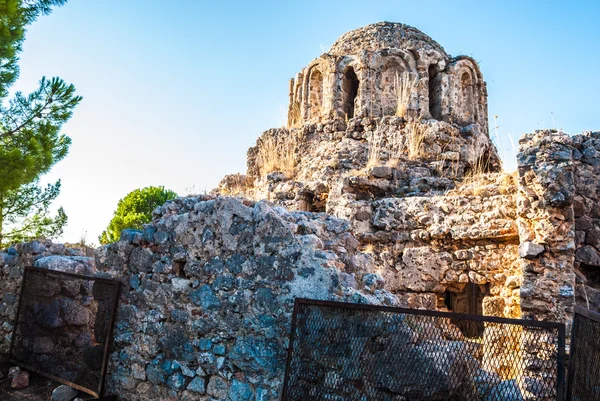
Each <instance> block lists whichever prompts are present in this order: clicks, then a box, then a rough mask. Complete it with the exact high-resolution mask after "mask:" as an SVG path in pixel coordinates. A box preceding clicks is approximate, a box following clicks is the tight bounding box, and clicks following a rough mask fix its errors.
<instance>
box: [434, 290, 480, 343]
mask: <svg viewBox="0 0 600 401" xmlns="http://www.w3.org/2000/svg"><path fill="white" fill-rule="evenodd" d="M487 294H489V288H488V285H487V284H485V285H478V284H474V283H471V282H469V283H467V284H466V285H465V288H464V289H463V291H461V292H452V291H446V292H445V293H444V304H445V305H446V307H447V308H448V310H449V311H450V312H454V313H466V314H469V315H479V316H481V315H483V300H484V298H485V296H486V295H487ZM452 323H454V324H455V325H456V326H458V328H459V329H460V331H461V332H462V333H463V334H464V335H465V336H466V337H470V338H475V337H481V336H482V335H483V329H484V326H483V323H482V322H475V321H469V320H464V319H457V320H456V321H454V320H453V321H452Z"/></svg>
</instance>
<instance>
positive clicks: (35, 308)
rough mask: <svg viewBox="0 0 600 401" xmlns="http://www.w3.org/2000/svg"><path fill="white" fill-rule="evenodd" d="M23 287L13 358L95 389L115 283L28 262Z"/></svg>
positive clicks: (96, 391) (97, 390)
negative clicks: (35, 265)
mask: <svg viewBox="0 0 600 401" xmlns="http://www.w3.org/2000/svg"><path fill="white" fill-rule="evenodd" d="M21 291H22V295H21V300H20V303H19V313H18V317H17V322H16V325H15V329H14V333H13V340H12V341H13V343H12V347H11V358H12V359H13V360H14V361H16V362H18V363H20V364H22V365H23V366H25V367H28V368H29V369H32V370H35V371H38V372H40V373H43V374H46V375H50V376H51V377H53V378H57V379H59V380H60V381H64V382H66V383H69V384H72V385H74V386H79V387H78V388H81V389H82V390H84V391H86V390H89V392H90V393H93V394H99V393H100V392H101V388H102V382H103V379H104V377H103V375H104V373H105V364H106V349H107V348H106V343H107V341H110V338H109V337H110V333H111V327H112V322H113V314H114V313H113V312H114V305H115V302H116V297H117V294H118V284H117V283H116V282H111V281H108V280H101V279H94V278H91V277H89V278H88V277H85V276H77V275H71V274H66V273H61V272H56V271H50V270H43V269H34V268H27V269H26V270H25V276H24V278H23V284H22V290H21Z"/></svg>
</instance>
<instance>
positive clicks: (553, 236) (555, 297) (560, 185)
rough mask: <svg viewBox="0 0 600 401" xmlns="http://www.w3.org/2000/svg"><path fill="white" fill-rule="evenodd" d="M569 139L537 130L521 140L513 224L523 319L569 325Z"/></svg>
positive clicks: (572, 226)
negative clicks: (516, 232) (516, 228)
mask: <svg viewBox="0 0 600 401" xmlns="http://www.w3.org/2000/svg"><path fill="white" fill-rule="evenodd" d="M571 143H572V141H571V138H570V137H569V136H568V135H566V134H564V133H559V132H552V131H537V132H535V133H534V134H528V135H524V136H523V137H522V138H521V141H520V142H519V144H520V153H519V155H518V157H517V158H518V162H519V189H520V190H519V197H518V201H517V202H518V215H519V218H518V221H517V222H518V225H519V239H520V243H521V245H520V248H519V251H520V255H521V257H522V259H523V262H522V263H523V285H522V287H521V309H522V311H523V316H524V317H525V318H530V319H531V318H534V319H537V320H549V321H558V322H565V323H570V321H571V315H572V312H573V303H574V300H575V293H574V288H575V273H574V265H573V262H574V259H573V257H574V252H575V224H574V218H573V198H574V196H575V187H574V183H573V158H572V147H571Z"/></svg>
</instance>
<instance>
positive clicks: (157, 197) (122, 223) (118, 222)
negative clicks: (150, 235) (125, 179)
mask: <svg viewBox="0 0 600 401" xmlns="http://www.w3.org/2000/svg"><path fill="white" fill-rule="evenodd" d="M176 197H177V194H176V193H175V192H173V191H171V190H169V189H165V187H146V188H141V189H135V190H133V191H131V192H130V193H128V194H127V195H126V196H125V197H124V198H123V199H121V200H120V201H119V203H118V204H117V210H115V212H114V214H113V218H112V219H111V221H110V222H109V223H108V227H107V228H106V230H104V232H102V234H101V235H100V236H99V237H98V240H99V241H100V243H101V244H109V243H111V242H116V241H118V240H119V238H120V237H121V231H122V230H124V229H126V228H133V229H140V228H142V225H144V224H146V223H150V222H151V221H152V211H153V210H154V209H156V208H157V207H158V206H161V205H162V204H163V203H165V202H166V201H168V200H171V199H175V198H176Z"/></svg>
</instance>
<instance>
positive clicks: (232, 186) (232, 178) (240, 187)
mask: <svg viewBox="0 0 600 401" xmlns="http://www.w3.org/2000/svg"><path fill="white" fill-rule="evenodd" d="M251 186H252V180H251V179H250V177H248V176H246V175H245V174H239V173H237V174H230V175H227V176H225V177H224V178H223V179H222V180H221V183H220V184H219V187H220V188H219V190H220V193H221V194H223V195H229V196H238V195H240V194H244V192H245V191H246V190H247V189H248V188H250V187H251Z"/></svg>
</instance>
